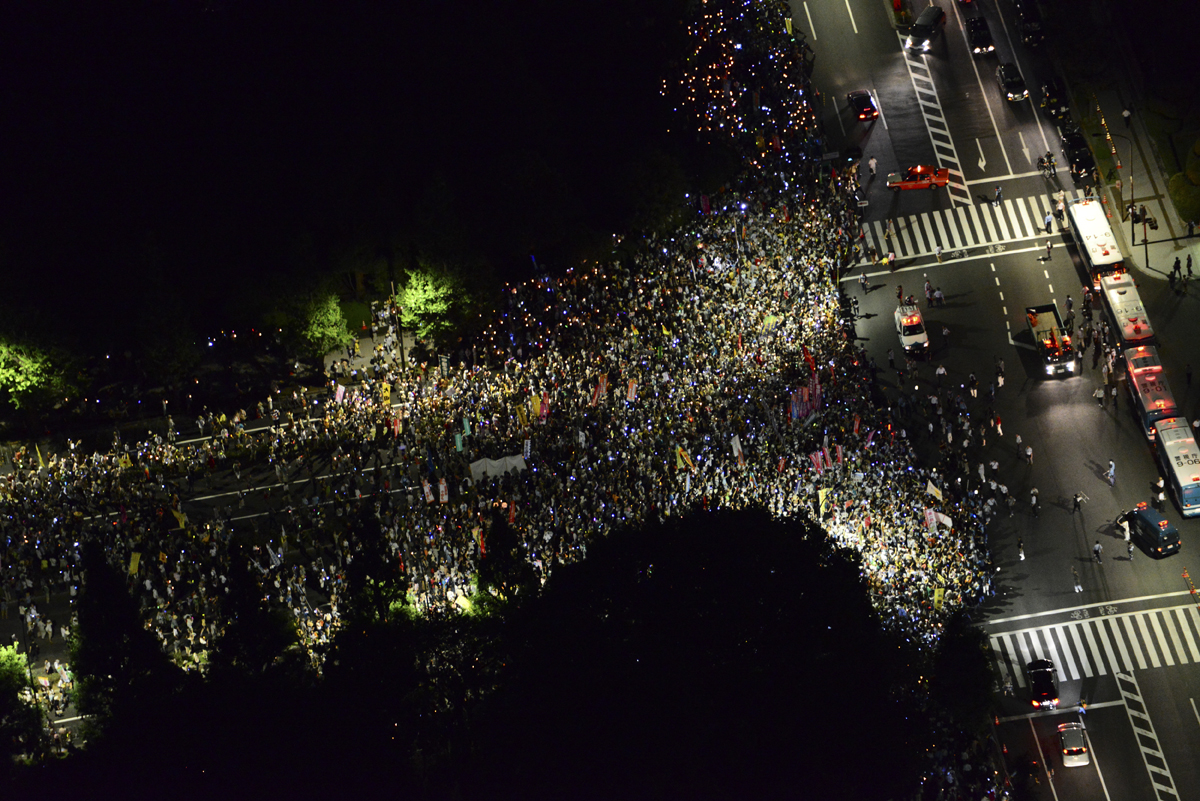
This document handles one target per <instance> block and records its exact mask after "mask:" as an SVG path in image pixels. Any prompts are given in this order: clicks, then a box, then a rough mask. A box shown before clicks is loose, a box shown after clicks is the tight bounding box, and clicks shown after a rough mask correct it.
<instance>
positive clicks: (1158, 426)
mask: <svg viewBox="0 0 1200 801" xmlns="http://www.w3.org/2000/svg"><path fill="white" fill-rule="evenodd" d="M1154 428H1155V430H1156V431H1157V433H1158V448H1157V449H1156V450H1157V453H1158V462H1159V465H1161V466H1162V471H1163V478H1164V479H1166V482H1167V484H1168V486H1170V488H1171V494H1172V495H1174V496H1175V501H1176V503H1178V504H1179V511H1180V513H1181V514H1183V516H1184V517H1195V516H1196V515H1200V450H1197V448H1196V435H1195V434H1194V433H1192V427H1191V426H1190V425H1188V421H1187V420H1185V419H1183V418H1182V417H1168V418H1167V419H1165V420H1159V421H1158V422H1157V423H1155V424H1154Z"/></svg>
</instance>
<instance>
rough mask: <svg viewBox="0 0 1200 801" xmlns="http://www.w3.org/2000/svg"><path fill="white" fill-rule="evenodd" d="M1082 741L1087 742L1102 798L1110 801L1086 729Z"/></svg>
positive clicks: (1110, 798) (1085, 728)
mask: <svg viewBox="0 0 1200 801" xmlns="http://www.w3.org/2000/svg"><path fill="white" fill-rule="evenodd" d="M1088 706H1091V704H1089V705H1088ZM1083 739H1084V740H1085V741H1087V749H1088V753H1089V754H1091V755H1092V767H1093V768H1095V769H1096V776H1097V777H1098V778H1099V779H1100V789H1101V790H1103V791H1104V797H1105V798H1106V799H1107V800H1108V801H1112V796H1110V795H1109V794H1108V785H1107V784H1106V783H1105V782H1104V774H1103V773H1101V772H1100V762H1099V760H1097V759H1096V749H1095V747H1094V746H1093V745H1092V738H1091V737H1089V736H1088V733H1087V727H1084V729H1083Z"/></svg>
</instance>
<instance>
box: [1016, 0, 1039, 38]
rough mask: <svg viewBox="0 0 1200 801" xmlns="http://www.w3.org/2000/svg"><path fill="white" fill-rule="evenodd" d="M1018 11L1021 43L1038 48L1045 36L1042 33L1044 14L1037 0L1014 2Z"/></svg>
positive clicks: (1017, 18)
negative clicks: (1039, 8)
mask: <svg viewBox="0 0 1200 801" xmlns="http://www.w3.org/2000/svg"><path fill="white" fill-rule="evenodd" d="M1013 7H1014V8H1015V9H1016V12H1017V14H1016V23H1017V31H1019V32H1020V34H1021V41H1022V42H1024V43H1025V44H1026V45H1028V46H1029V47H1037V46H1038V45H1039V44H1041V43H1042V40H1043V39H1044V38H1045V36H1044V35H1043V33H1042V13H1041V12H1040V11H1038V7H1037V3H1036V2H1035V0H1013Z"/></svg>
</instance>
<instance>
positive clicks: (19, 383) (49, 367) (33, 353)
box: [0, 339, 72, 409]
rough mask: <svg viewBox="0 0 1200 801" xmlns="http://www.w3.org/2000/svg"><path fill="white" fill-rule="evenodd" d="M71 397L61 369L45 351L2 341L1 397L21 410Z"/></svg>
mask: <svg viewBox="0 0 1200 801" xmlns="http://www.w3.org/2000/svg"><path fill="white" fill-rule="evenodd" d="M67 394H72V389H71V387H70V385H69V382H68V381H67V380H66V376H65V374H64V372H63V368H62V366H61V365H60V364H59V363H58V360H56V359H55V358H54V357H52V356H51V354H50V353H49V352H47V351H45V350H42V349H40V348H37V347H34V346H32V345H28V344H19V343H16V342H13V341H12V340H7V339H0V396H3V397H5V398H6V399H7V400H8V402H9V403H11V404H12V405H13V406H14V407H16V408H18V409H24V408H29V407H31V406H36V405H38V404H39V403H43V402H46V401H49V400H51V399H54V398H57V399H58V400H62V397H63V396H64V395H67Z"/></svg>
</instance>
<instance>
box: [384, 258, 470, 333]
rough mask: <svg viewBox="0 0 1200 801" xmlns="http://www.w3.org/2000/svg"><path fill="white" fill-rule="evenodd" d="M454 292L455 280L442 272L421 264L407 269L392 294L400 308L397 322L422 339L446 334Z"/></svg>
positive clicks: (455, 291)
mask: <svg viewBox="0 0 1200 801" xmlns="http://www.w3.org/2000/svg"><path fill="white" fill-rule="evenodd" d="M457 294H458V286H457V282H456V281H455V280H454V279H453V278H452V277H451V276H449V275H448V274H447V273H445V272H444V271H442V270H437V269H435V268H431V267H427V266H425V265H421V266H420V267H419V268H417V269H415V270H411V271H410V272H409V274H408V281H407V282H406V283H405V284H404V286H403V287H401V289H400V291H399V292H398V293H397V294H396V303H397V304H399V306H400V308H401V309H402V310H403V312H402V314H401V317H400V322H401V325H403V326H404V327H405V328H406V329H408V330H410V331H415V332H416V334H417V336H419V337H421V338H422V339H425V338H427V337H430V336H438V335H440V334H444V333H446V332H447V331H449V330H450V328H451V327H452V326H453V323H452V321H451V317H450V315H451V312H452V311H453V307H454V304H455V299H456V297H457Z"/></svg>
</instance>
